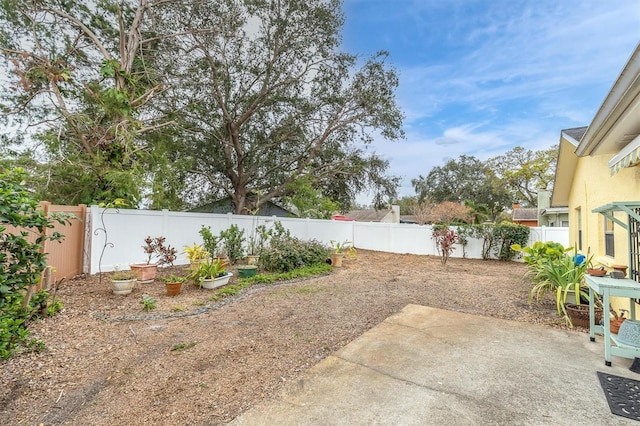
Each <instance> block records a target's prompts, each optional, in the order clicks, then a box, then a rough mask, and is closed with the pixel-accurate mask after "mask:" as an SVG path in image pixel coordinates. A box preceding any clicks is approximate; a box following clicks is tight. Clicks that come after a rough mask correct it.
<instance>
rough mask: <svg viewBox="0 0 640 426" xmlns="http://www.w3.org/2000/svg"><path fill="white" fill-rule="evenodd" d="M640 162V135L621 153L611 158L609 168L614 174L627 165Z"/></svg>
mask: <svg viewBox="0 0 640 426" xmlns="http://www.w3.org/2000/svg"><path fill="white" fill-rule="evenodd" d="M636 164H640V135H639V136H636V137H635V138H634V139H633V140H632V141H631V142H629V143H628V144H627V145H626V146H625V147H624V148H622V150H620V152H619V153H617V154H616V155H615V156H614V157H613V158H612V159H611V160H609V170H610V172H611V174H612V175H614V174H616V173H618V172H619V171H620V170H622V169H624V168H625V167H631V166H635V165H636Z"/></svg>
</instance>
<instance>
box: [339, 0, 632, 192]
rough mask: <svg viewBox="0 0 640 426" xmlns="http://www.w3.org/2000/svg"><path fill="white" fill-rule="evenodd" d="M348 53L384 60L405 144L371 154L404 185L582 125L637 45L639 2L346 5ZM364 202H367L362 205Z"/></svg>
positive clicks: (546, 143)
mask: <svg viewBox="0 0 640 426" xmlns="http://www.w3.org/2000/svg"><path fill="white" fill-rule="evenodd" d="M343 10H344V14H345V18H346V22H345V25H344V27H343V32H342V36H343V40H342V42H343V45H342V48H343V50H344V51H346V52H349V53H353V54H358V55H362V56H363V57H366V56H369V55H371V54H374V53H375V52H376V51H378V50H382V49H384V50H388V51H389V52H390V54H391V64H392V65H393V67H394V68H395V69H396V70H397V71H398V73H399V76H400V87H399V89H398V91H397V100H398V103H399V105H400V107H401V109H402V110H403V112H404V114H405V121H404V129H405V132H406V136H407V137H406V139H405V140H403V141H400V142H390V141H385V140H382V139H381V138H378V139H377V140H376V141H375V143H374V144H373V146H372V149H374V150H375V151H376V152H377V153H378V154H380V155H381V156H382V157H384V158H386V159H388V160H390V162H391V170H390V171H391V173H392V174H395V175H398V176H400V177H401V178H402V186H401V188H400V195H401V196H406V195H415V191H414V190H413V187H412V185H411V179H413V178H416V177H418V175H423V176H426V175H427V174H428V173H429V171H430V170H431V169H432V168H433V167H435V166H441V165H443V164H444V163H445V162H446V161H447V160H449V159H452V158H458V157H459V156H460V155H462V154H467V155H473V156H475V157H477V158H479V159H481V160H486V159H487V158H490V157H495V156H496V155H500V154H503V153H505V152H507V151H509V150H510V149H512V148H513V147H515V146H518V145H519V146H523V147H526V148H529V149H532V150H539V149H547V148H549V147H551V146H552V145H554V144H557V143H558V140H559V137H560V130H561V129H566V128H571V127H579V126H585V125H588V124H589V122H590V121H591V119H592V118H593V116H594V115H595V113H596V111H597V110H598V108H599V107H600V105H601V103H602V101H603V100H604V97H605V96H606V95H607V93H608V92H609V90H610V89H611V87H612V85H613V84H614V83H615V80H616V79H617V77H618V75H619V74H620V71H621V70H622V68H623V66H624V65H625V63H626V61H627V60H628V58H629V56H630V55H631V53H632V52H633V50H634V49H635V48H636V46H637V45H638V42H639V41H640V1H639V0H607V1H602V0H344V7H343ZM358 201H359V202H360V203H368V202H369V201H370V197H368V196H366V195H365V196H363V197H362V198H361V199H359V200H358Z"/></svg>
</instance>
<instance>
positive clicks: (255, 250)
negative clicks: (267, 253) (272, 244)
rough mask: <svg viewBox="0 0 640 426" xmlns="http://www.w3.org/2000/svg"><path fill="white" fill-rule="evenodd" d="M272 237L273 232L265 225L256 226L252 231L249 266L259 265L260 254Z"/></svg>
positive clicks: (248, 255)
mask: <svg viewBox="0 0 640 426" xmlns="http://www.w3.org/2000/svg"><path fill="white" fill-rule="evenodd" d="M270 237H271V230H269V229H267V227H266V226H265V225H258V226H255V224H254V227H253V229H252V230H251V236H250V237H249V239H248V245H247V251H248V253H247V265H257V264H258V261H259V260H260V253H262V251H263V250H264V248H265V246H266V245H267V243H268V242H269V238H270Z"/></svg>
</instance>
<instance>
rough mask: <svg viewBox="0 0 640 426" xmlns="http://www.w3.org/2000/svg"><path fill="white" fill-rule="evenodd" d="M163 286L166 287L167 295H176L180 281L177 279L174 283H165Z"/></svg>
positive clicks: (179, 289) (178, 292)
mask: <svg viewBox="0 0 640 426" xmlns="http://www.w3.org/2000/svg"><path fill="white" fill-rule="evenodd" d="M165 286H166V288H167V296H177V295H179V294H180V291H181V290H182V283H181V282H179V281H178V282H175V283H165Z"/></svg>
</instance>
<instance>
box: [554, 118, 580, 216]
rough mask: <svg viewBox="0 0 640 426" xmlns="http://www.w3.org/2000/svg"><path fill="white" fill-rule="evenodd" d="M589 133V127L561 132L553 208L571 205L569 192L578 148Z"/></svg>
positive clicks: (576, 161)
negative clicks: (587, 132) (586, 133)
mask: <svg viewBox="0 0 640 426" xmlns="http://www.w3.org/2000/svg"><path fill="white" fill-rule="evenodd" d="M586 131H587V127H586V126H584V127H574V128H572V129H564V130H561V131H560V143H559V144H558V163H557V165H556V172H555V176H554V178H553V193H552V194H551V207H565V206H568V205H569V192H570V191H571V184H572V183H573V175H574V171H575V168H576V164H577V163H578V156H577V155H576V147H577V146H578V145H579V144H580V139H581V138H582V137H583V136H584V134H585V132H586Z"/></svg>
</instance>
